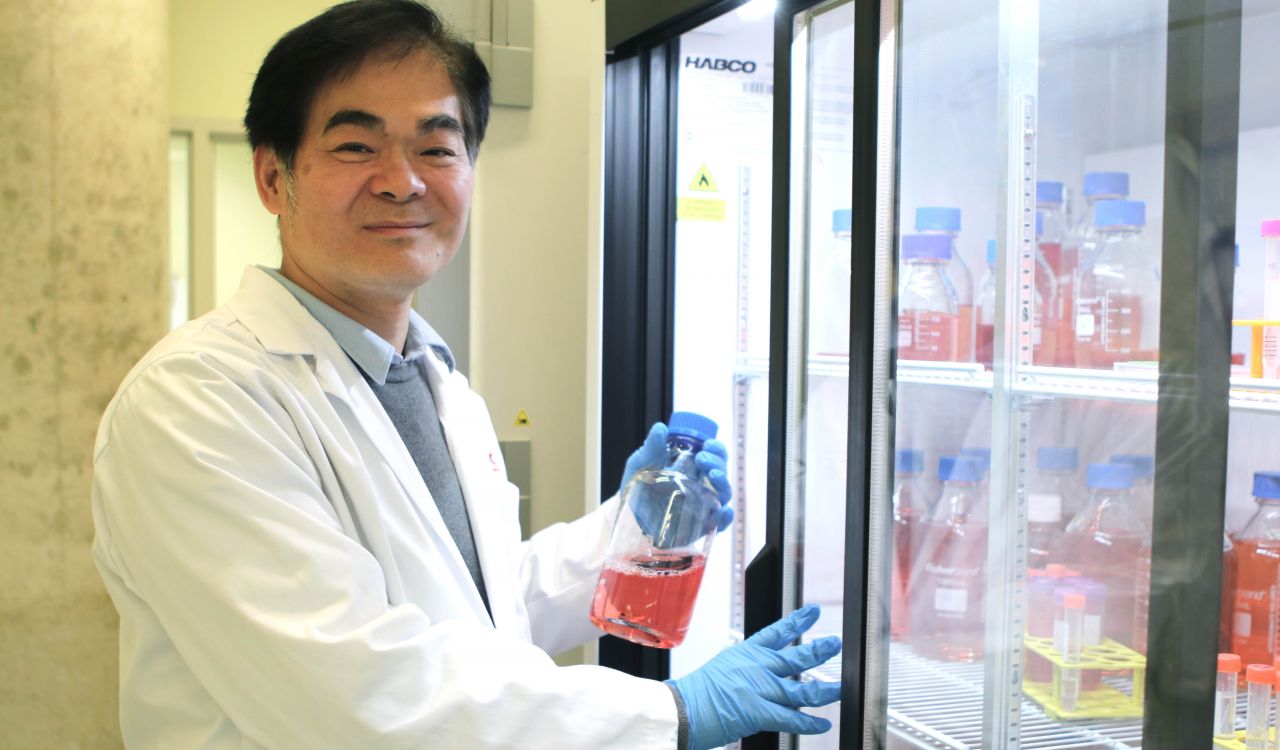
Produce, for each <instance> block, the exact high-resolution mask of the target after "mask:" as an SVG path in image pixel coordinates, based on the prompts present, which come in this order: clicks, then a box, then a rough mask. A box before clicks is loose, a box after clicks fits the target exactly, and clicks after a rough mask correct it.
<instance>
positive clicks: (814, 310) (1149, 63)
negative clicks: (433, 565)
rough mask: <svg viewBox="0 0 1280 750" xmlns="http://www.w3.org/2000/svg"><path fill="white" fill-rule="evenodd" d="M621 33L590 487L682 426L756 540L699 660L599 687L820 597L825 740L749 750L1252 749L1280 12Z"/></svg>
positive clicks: (643, 27) (738, 527)
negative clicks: (697, 425) (1232, 663)
mask: <svg viewBox="0 0 1280 750" xmlns="http://www.w3.org/2000/svg"><path fill="white" fill-rule="evenodd" d="M607 24H608V28H607V31H606V36H607V39H608V45H609V48H610V55H609V59H608V67H607V79H606V80H607V84H606V96H607V102H606V119H607V122H606V154H605V169H606V174H605V212H606V215H605V238H604V240H605V264H604V278H603V295H602V299H603V313H604V327H603V351H604V362H605V365H604V372H603V399H604V400H603V403H602V409H601V415H602V417H601V424H600V431H601V444H602V446H603V447H604V452H603V456H602V474H601V475H602V477H604V478H605V479H604V480H603V481H604V486H602V488H601V489H602V493H603V494H604V495H606V496H608V495H609V494H612V492H613V491H615V490H616V489H617V488H616V487H611V486H608V485H609V479H608V478H609V477H615V478H616V477H618V476H620V475H621V467H622V465H623V463H624V462H625V460H626V457H627V455H628V454H629V453H630V451H631V450H634V448H635V446H636V445H638V444H639V441H640V440H641V439H642V438H643V435H644V434H645V432H646V431H647V428H648V426H649V424H651V423H652V422H654V421H660V420H663V419H665V418H666V416H667V415H668V414H669V413H670V412H671V411H672V410H677V409H680V410H693V411H700V412H702V413H705V414H707V415H708V416H710V417H712V418H713V419H715V420H716V421H717V422H718V424H719V425H720V430H721V432H720V439H722V440H723V441H724V442H725V443H726V444H727V445H728V447H729V449H730V453H731V461H730V469H731V471H730V474H731V479H732V480H733V486H734V497H733V500H732V502H733V503H734V507H735V512H736V521H735V524H734V526H733V527H732V528H731V529H730V530H727V531H726V532H724V533H722V534H721V536H719V537H718V538H717V539H716V541H715V545H714V547H713V551H712V556H711V558H710V560H709V562H708V565H707V573H706V577H705V579H704V583H703V586H702V591H701V593H700V594H699V599H698V603H697V607H696V609H695V612H694V617H693V621H692V624H691V626H690V632H689V636H688V638H687V640H686V642H685V643H684V644H682V645H680V646H678V647H676V648H674V649H671V650H670V651H658V650H654V649H643V648H640V647H636V646H631V645H630V644H625V643H622V642H620V641H613V640H611V639H605V641H604V642H602V645H601V650H600V654H601V656H600V659H601V663H603V664H606V665H609V666H614V667H617V668H620V669H626V670H628V671H631V672H633V673H635V674H640V675H643V676H649V677H655V678H665V677H667V676H679V675H681V674H685V673H688V672H689V671H692V670H694V669H696V668H697V667H698V666H699V665H700V664H702V663H703V662H705V661H706V660H707V659H708V658H710V657H711V656H712V655H714V654H715V653H716V652H717V651H719V650H720V649H722V648H724V647H726V646H728V645H730V644H732V643H735V642H737V641H739V640H741V639H742V638H743V637H744V636H747V635H750V634H751V633H752V632H754V631H756V630H758V629H759V628H761V627H763V626H765V625H767V624H769V623H770V622H772V621H773V620H775V619H777V618H778V617H781V616H782V615H785V614H786V613H788V612H790V611H792V610H794V609H797V608H799V607H800V606H803V605H805V604H818V605H819V606H820V607H821V608H822V613H823V614H822V617H821V619H820V620H819V622H818V624H817V625H816V626H815V627H814V629H813V630H812V631H810V633H808V634H806V636H805V637H806V639H808V638H810V637H819V636H822V635H829V634H835V635H840V636H842V637H843V639H844V651H843V653H842V655H841V656H840V657H838V658H837V659H835V660H833V661H832V662H829V663H827V664H826V665H823V666H822V667H820V668H818V669H815V670H812V671H811V672H809V673H807V674H805V675H803V676H802V677H801V679H806V680H832V681H840V683H841V685H842V693H841V695H842V699H841V701H840V702H839V703H838V704H836V705H833V706H830V707H827V708H824V709H816V710H814V713H819V714H821V715H824V716H827V717H829V718H831V719H832V721H833V723H834V724H835V727H834V728H833V730H832V731H831V732H829V733H827V734H825V735H821V736H813V737H810V736H777V735H757V736H755V737H751V738H747V739H746V740H744V741H743V742H742V746H743V747H748V748H764V747H804V748H864V747H866V748H869V747H887V748H989V747H1007V748H1015V747H1026V748H1054V747H1075V748H1080V747H1116V748H1135V747H1148V748H1181V747H1196V748H1207V747H1212V746H1215V742H1216V743H1217V746H1220V747H1244V744H1243V737H1242V736H1241V737H1239V738H1236V737H1233V736H1230V735H1231V734H1232V733H1233V732H1237V731H1239V732H1242V731H1243V730H1244V729H1245V719H1246V705H1245V699H1244V693H1245V687H1244V686H1243V683H1242V684H1241V687H1240V690H1239V693H1238V695H1237V696H1236V698H1235V703H1234V706H1235V708H1236V710H1235V711H1234V712H1233V716H1231V717H1229V718H1227V719H1223V718H1219V719H1218V722H1217V723H1218V726H1217V727H1216V731H1217V732H1218V733H1219V734H1221V736H1219V737H1217V738H1216V739H1215V701H1224V700H1227V699H1229V698H1230V696H1218V695H1216V685H1217V682H1218V680H1217V671H1218V668H1219V661H1218V655H1219V653H1221V652H1224V651H1226V652H1229V651H1232V650H1237V651H1240V650H1243V652H1244V653H1243V655H1244V656H1246V657H1247V661H1266V662H1267V663H1268V664H1270V663H1271V660H1274V658H1275V657H1276V656H1278V655H1280V654H1277V653H1275V649H1276V645H1275V643H1276V640H1277V627H1280V626H1277V624H1276V621H1277V620H1280V616H1277V614H1276V612H1277V610H1280V603H1276V601H1275V600H1276V598H1277V594H1276V589H1277V586H1278V585H1280V581H1277V577H1276V574H1275V570H1274V568H1275V564H1274V563H1263V562H1259V560H1258V559H1256V558H1259V556H1260V555H1261V556H1262V557H1266V556H1267V555H1270V556H1271V558H1273V559H1274V558H1276V557H1277V555H1276V554H1273V553H1272V550H1273V547H1272V546H1270V545H1269V544H1268V542H1269V541H1270V539H1262V538H1260V532H1258V529H1259V528H1262V527H1266V528H1268V529H1269V528H1270V527H1267V526H1266V523H1265V519H1261V520H1259V518H1257V516H1258V514H1259V512H1260V509H1261V512H1262V513H1263V515H1265V512H1266V506H1267V501H1268V500H1270V499H1272V498H1269V497H1268V495H1269V494H1270V493H1271V490H1270V489H1269V488H1270V487H1271V485H1270V484H1269V482H1271V481H1272V479H1271V478H1269V477H1270V475H1269V474H1268V472H1273V471H1280V451H1278V450H1277V448H1278V447H1280V438H1277V437H1275V436H1276V435H1277V434H1280V433H1278V432H1277V430H1276V429H1275V428H1276V426H1277V424H1280V423H1278V422H1277V421H1276V420H1277V418H1278V417H1280V414H1277V412H1280V380H1276V379H1273V378H1275V377H1276V372H1275V369H1276V368H1275V367H1274V365H1275V362H1274V358H1275V355H1274V352H1275V351H1276V350H1275V349H1274V348H1272V347H1273V343H1274V342H1275V341H1276V338H1275V332H1277V331H1278V330H1280V329H1277V328H1276V324H1275V322H1274V321H1269V320H1268V317H1276V313H1275V310H1276V308H1275V307H1273V306H1280V259H1278V258H1277V257H1276V255H1277V254H1280V249H1278V248H1277V242H1280V240H1275V241H1273V242H1271V243H1270V246H1271V249H1270V251H1269V250H1268V239H1267V238H1266V237H1264V236H1263V235H1264V234H1266V233H1271V234H1275V231H1274V229H1275V226H1276V225H1274V224H1272V225H1266V224H1265V222H1268V221H1270V220H1274V219H1278V218H1280V187H1277V184H1278V183H1277V181H1276V179H1275V176H1276V175H1277V174H1280V76H1277V75H1276V74H1275V71H1277V70H1280V45H1276V44H1275V43H1274V40H1275V39H1277V38H1280V1H1277V0H1230V1H1227V2H1211V1H1208V0H1198V1H1196V2H1190V1H1182V0H1174V1H1170V0H1081V1H1079V2H1072V3H1060V2H1044V1H1042V0H1039V1H1038V0H979V1H975V2H963V3H957V2H949V1H946V0H899V1H898V2H880V1H875V2H873V1H872V0H865V1H864V0H828V1H827V2H805V1H790V2H788V1H786V0H782V1H779V2H768V1H767V0H753V1H752V2H694V1H692V0H690V1H688V2H671V3H661V4H658V3H654V4H647V3H645V4H623V3H616V2H615V3H612V4H610V5H609V6H608V7H607ZM1268 226H1270V227H1271V229H1267V227H1268ZM1269 253H1270V254H1269ZM1268 300H1270V302H1268ZM1233 322H1234V325H1233ZM1263 365H1266V366H1265V367H1264V366H1263ZM1267 376H1270V377H1267ZM1259 477H1261V479H1259ZM614 481H615V482H616V479H615V480H614ZM1276 481H1278V482H1280V479H1277V480H1276ZM1259 482H1261V484H1259ZM1277 487H1280V485H1277ZM1259 488H1261V489H1259ZM1258 492H1261V493H1262V495H1261V496H1259V495H1257V493H1258ZM1276 494H1280V493H1276ZM1278 502H1280V501H1278ZM1278 528H1280V527H1278ZM1277 534H1280V531H1277ZM1261 536H1266V532H1265V531H1264V532H1261ZM1277 538H1280V537H1277ZM1277 544H1280V541H1278V542H1277ZM1250 576H1252V578H1250ZM1258 576H1262V577H1263V578H1264V579H1266V580H1264V581H1263V583H1262V584H1259V583H1258V582H1257V580H1254V579H1257V578H1258ZM1237 580H1239V582H1240V585H1239V586H1237ZM1250 581H1252V582H1250ZM1246 584H1247V585H1246ZM1260 596H1261V597H1263V599H1264V600H1265V601H1264V602H1263V604H1258V603H1257V601H1255V599H1257V597H1260ZM1251 597H1252V598H1251ZM1267 597H1270V598H1267ZM1273 604H1274V606H1272V605H1273ZM1268 608H1270V610H1269V611H1268ZM1242 666H1243V665H1242ZM1259 674H1261V673H1259ZM1220 713H1221V712H1220ZM1224 716H1225V714H1224ZM1268 720H1269V721H1271V722H1272V723H1274V719H1272V718H1270V717H1269V718H1268ZM1224 721H1225V722H1227V723H1229V724H1230V726H1229V727H1225V726H1224V723H1223V722H1224ZM1237 741H1239V744H1233V743H1236V742H1237Z"/></svg>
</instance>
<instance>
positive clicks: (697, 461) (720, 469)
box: [618, 422, 733, 546]
mask: <svg viewBox="0 0 1280 750" xmlns="http://www.w3.org/2000/svg"><path fill="white" fill-rule="evenodd" d="M728 458H729V451H728V449H727V448H725V446H724V443H721V442H720V441H719V440H715V439H711V440H707V441H705V442H704V443H703V444H702V450H700V451H698V453H697V454H696V455H695V456H694V457H693V461H694V465H695V466H697V468H698V476H697V477H694V479H697V480H702V479H705V480H707V482H708V483H709V484H710V485H711V486H712V488H714V489H715V492H716V497H717V499H719V501H720V510H719V512H718V514H717V516H716V530H717V531H724V530H725V529H727V528H728V527H729V524H730V523H732V522H733V508H731V507H730V506H729V500H730V499H731V498H732V497H733V488H732V487H731V486H730V485H729V471H728V463H727V461H728ZM666 462H667V426H666V425H665V424H663V423H662V422H658V423H656V424H655V425H654V426H653V427H652V428H650V429H649V436H648V437H646V438H645V440H644V445H642V446H640V447H639V448H637V449H636V451H635V452H634V453H632V454H631V457H630V458H628V459H627V465H626V468H624V469H623V471H622V484H621V485H620V486H619V488H618V492H619V494H621V492H622V490H624V489H626V486H627V483H628V482H630V481H631V477H632V476H634V475H635V473H636V472H637V471H640V470H641V469H659V468H662V466H663V465H664V464H666ZM631 510H632V512H633V513H634V514H635V516H636V521H637V522H638V523H639V524H640V528H641V529H643V530H644V532H645V533H646V534H648V535H649V537H650V538H651V539H657V538H659V536H660V534H659V530H660V529H661V528H662V521H663V513H664V512H665V508H658V507H655V506H653V505H649V504H643V503H633V504H632V506H631ZM694 538H696V537H694ZM690 541H692V539H688V540H675V542H676V543H675V544H670V545H667V546H682V545H683V544H687V543H688V542H690Z"/></svg>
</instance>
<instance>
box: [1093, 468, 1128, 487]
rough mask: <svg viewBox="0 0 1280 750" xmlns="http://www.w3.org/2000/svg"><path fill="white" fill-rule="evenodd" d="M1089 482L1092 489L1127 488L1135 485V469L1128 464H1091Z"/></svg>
mask: <svg viewBox="0 0 1280 750" xmlns="http://www.w3.org/2000/svg"><path fill="white" fill-rule="evenodd" d="M1087 483H1088V485H1089V489H1091V490H1127V489H1130V488H1132V487H1133V469H1131V468H1129V465H1128V464H1089V475H1088V479H1087Z"/></svg>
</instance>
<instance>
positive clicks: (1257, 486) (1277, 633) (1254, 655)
mask: <svg viewBox="0 0 1280 750" xmlns="http://www.w3.org/2000/svg"><path fill="white" fill-rule="evenodd" d="M1253 494H1254V497H1255V498H1256V499H1257V503H1258V510H1257V511H1256V512H1255V513H1254V515H1253V518H1251V519H1250V520H1249V523H1247V524H1246V525H1245V527H1244V528H1243V529H1242V530H1241V531H1240V533H1239V534H1237V535H1236V539H1235V562H1236V570H1235V573H1236V580H1235V606H1234V607H1233V611H1234V617H1233V619H1232V623H1231V625H1232V635H1231V653H1234V654H1239V655H1240V658H1241V660H1243V661H1244V662H1245V663H1246V664H1271V663H1272V662H1273V661H1274V660H1275V658H1276V641H1277V637H1280V590H1278V589H1280V472H1272V471H1260V472H1257V473H1255V474H1254V475H1253Z"/></svg>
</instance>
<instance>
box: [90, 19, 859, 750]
mask: <svg viewBox="0 0 1280 750" xmlns="http://www.w3.org/2000/svg"><path fill="white" fill-rule="evenodd" d="M488 101H489V94H488V75H487V73H486V72H485V70H484V66H483V64H482V63H481V62H480V61H479V59H478V58H477V57H476V55H475V53H474V51H473V50H472V48H471V47H470V46H469V45H467V44H465V43H463V42H460V41H459V40H457V39H455V38H453V37H451V36H450V35H449V34H447V33H446V32H445V31H444V30H443V29H442V28H441V25H440V22H439V21H438V19H437V18H436V17H435V15H434V14H432V13H431V11H429V10H427V9H426V8H425V7H423V6H421V5H418V4H416V3H414V2H411V1H410V0H369V1H368V2H356V3H347V4H344V5H340V6H337V7H335V8H333V9H331V10H329V11H327V12H326V13H324V14H322V15H321V16H319V17H317V18H315V19H313V20H312V21H310V22H308V23H306V24H304V25H302V26H300V27H298V28H297V29H294V30H293V31H291V32H290V33H289V34H287V35H285V36H284V37H283V38H282V39H281V40H280V41H279V42H278V43H277V44H276V46H275V47H274V48H273V49H272V50H271V52H270V53H269V54H268V55H267V57H266V59H265V60H264V62H263V65H262V68H261V70H260V71H259V73H258V77H257V79H256V81H255V83H254V87H253V92H252V94H251V96H250V100H249V108H248V112H247V114H246V117H245V123H246V126H247V129H248V132H249V139H250V142H251V144H252V145H253V147H254V172H255V176H256V179H257V184H258V190H259V194H260V196H261V198H262V202H263V204H264V205H265V206H266V208H267V209H268V210H269V211H271V212H272V213H273V214H275V215H277V216H278V217H279V226H280V240H281V246H282V250H283V260H282V263H281V268H280V269H279V270H278V271H276V270H267V269H248V270H247V271H246V273H245V276H244V280H243V282H242V286H241V289H240V291H239V292H238V293H237V294H236V295H235V297H234V298H233V299H232V300H230V301H229V302H228V303H227V305H225V306H224V307H222V308H219V309H217V310H215V311H214V312H212V313H210V314H209V315H206V316H204V317H202V318H200V319H199V320H196V321H193V322H191V323H189V324H187V325H186V326H183V327H182V328H180V329H178V330H177V331H175V332H173V333H172V334H171V335H170V336H168V337H166V338H165V339H164V340H163V341H162V342H161V343H160V344H158V345H157V346H156V347H155V348H154V349H153V350H152V351H151V352H150V353H148V354H147V355H146V357H145V358H144V359H143V360H142V362H140V363H139V364H138V365H137V366H136V367H135V368H134V370H133V371H132V372H131V373H130V374H129V375H128V376H127V377H126V378H125V380H124V382H123V383H122V385H121V387H120V390H119V392H118V393H117V395H116V397H115V399H114V400H113V401H112V404H111V405H110V406H109V407H108V410H107V413H106V415H105V416H104V418H103V421H102V425H101V428H100V430H99V436H98V441H97V446H96V448H95V475H94V491H93V512H94V522H95V528H96V531H97V535H96V538H95V541H94V557H95V560H96V562H97V564H98V566H99V569H100V571H101V573H102V576H103V579H104V580H105V581H106V584H107V587H108V589H109V591H110V593H111V596H112V598H113V600H114V601H115V603H116V606H117V608H118V609H119V611H120V615H121V623H120V629H121V631H120V670H121V719H122V724H123V729H124V735H125V741H126V742H127V743H128V744H129V745H130V746H131V747H155V748H233V747H234V748H247V747H255V748H256V747H266V748H424V747H433V748H434V747H439V748H507V747H524V748H542V747H546V748H552V747H554V748H619V749H621V748H628V749H630V748H650V747H652V748H673V747H677V746H682V747H683V746H689V747H713V746H717V745H721V744H724V743H726V742H729V741H731V740H733V739H736V738H737V737H739V736H742V735H745V734H750V733H752V732H755V731H760V730H762V729H771V730H783V731H806V732H813V731H823V730H825V728H827V727H828V726H829V723H828V722H826V721H825V720H821V719H817V718H814V717H812V716H807V715H805V714H803V713H801V712H800V711H798V710H796V707H799V706H806V705H810V706H812V705H823V704H826V703H830V702H831V701H833V700H835V699H836V698H838V688H837V687H836V686H834V685H828V684H823V683H816V682H811V683H798V682H795V681H792V680H787V679H784V678H785V677H787V676H789V675H794V674H796V673H798V672H800V671H803V670H804V669H808V668H810V667H812V666H815V665H817V664H819V663H821V662H823V661H825V660H826V659H827V658H830V657H831V656H832V655H834V654H835V653H836V651H838V649H839V644H838V641H837V640H836V639H823V640H820V641H815V642H813V643H811V644H807V645H805V646H802V647H790V648H789V647H787V644H788V643H790V642H791V641H793V640H795V639H796V638H797V637H798V636H799V635H800V634H801V633H802V632H803V631H804V630H805V629H806V628H807V627H809V625H811V624H812V623H813V621H814V619H816V612H815V611H814V610H812V609H805V610H801V611H800V612H798V613H795V614H794V615H793V616H792V617H790V618H788V619H786V620H783V621H781V622H779V623H778V624H776V625H774V626H772V627H771V628H768V629H766V630H765V631H762V632H761V633H760V634H758V635H757V636H755V637H753V638H752V639H751V640H749V641H748V642H746V643H743V644H739V645H738V646H735V647H733V648H730V649H727V650H726V651H725V652H723V653H722V654H720V655H719V656H717V657H716V658H715V659H713V660H712V661H711V662H709V663H708V665H707V666H704V667H703V668H702V669H700V670H699V671H698V672H695V673H693V674H691V675H689V676H687V677H685V678H682V679H679V680H674V681H671V682H670V683H669V684H667V685H664V684H662V683H658V682H654V681H650V680H643V679H639V678H635V677H631V676H628V675H625V674H621V673H618V672H615V671H613V670H609V669H604V668H600V667H594V666H579V667H568V668H560V667H557V666H556V665H555V663H554V662H553V661H551V659H550V658H549V657H548V656H547V653H548V652H552V653H554V652H556V651H558V650H561V649H564V648H567V647H570V646H573V645H576V644H580V643H582V642H585V641H586V640H588V639H589V638H592V637H596V636H598V635H599V632H598V631H596V630H594V629H593V628H592V626H591V625H590V623H589V621H588V619H587V611H588V607H589V603H590V598H591V594H592V590H593V587H594V584H595V581H596V578H597V576H598V573H599V569H600V564H601V560H602V556H603V553H604V548H605V545H606V542H607V537H608V533H609V529H610V528H611V526H612V523H613V519H614V518H615V517H616V514H617V500H616V499H615V500H611V501H610V502H608V503H605V504H604V505H602V506H601V508H600V509H599V510H598V511H596V512H593V513H591V514H588V515H587V516H586V517H584V518H583V519H580V520H579V521H577V522H575V523H573V524H567V525H566V524H561V525H558V526H555V527H552V528H550V529H547V530H545V531H543V532H541V533H539V534H537V535H536V536H535V537H534V538H533V539H532V540H530V541H529V542H527V543H525V544H523V545H521V544H520V534H519V528H518V522H517V515H516V506H517V502H518V497H517V491H516V488H515V487H514V486H513V485H511V484H510V483H509V482H508V481H507V479H506V473H505V469H504V468H503V464H502V457H501V454H500V453H499V451H498V445H497V440H496V439H495V436H494V433H493V428H492V426H491V423H490V420H489V416H488V414H487V412H486V411H485V407H484V405H483V403H482V402H481V400H480V398H479V396H477V395H476V394H475V393H473V392H472V391H471V390H470V389H469V388H468V386H467V383H466V380H465V379H464V378H463V377H462V375H461V374H459V373H457V372H456V371H454V369H453V365H452V361H453V360H452V357H451V355H450V354H449V350H448V347H447V346H446V345H445V343H444V342H443V341H442V340H440V339H439V337H438V336H436V335H435V333H434V332H433V331H432V330H431V329H430V327H429V326H427V325H426V323H425V322H424V321H422V320H421V319H420V318H419V317H417V316H416V314H414V313H413V311H412V310H411V307H410V300H411V298H412V295H413V293H414V291H415V290H416V289H417V288H418V287H419V286H421V285H422V284H423V283H425V282H426V281H427V280H428V279H430V278H431V277H432V276H433V275H434V274H435V273H436V272H437V271H438V270H439V269H441V268H443V267H444V266H445V264H447V263H448V262H449V260H450V259H451V258H452V257H453V255H454V253H455V252H456V250H457V248H458V245H459V243H460V241H461V238H462V234H463V230H464V227H465V224H466V220H467V213H468V209H469V206H470V201H471V193H472V187H473V180H474V171H473V167H474V161H475V158H476V156H477V153H478V149H479V145H480V142H481V140H482V139H483V136H484V129H485V124H486V121H487V117H488ZM664 443H665V432H664V430H663V429H662V428H661V426H660V425H659V426H655V429H654V431H653V432H652V433H651V434H650V436H649V439H648V440H646V443H645V447H643V448H641V449H640V450H638V451H637V453H636V455H634V456H633V457H632V460H631V461H629V462H628V469H627V475H630V473H632V472H634V471H635V470H636V469H637V468H639V467H642V466H645V465H650V464H653V463H657V462H659V461H660V460H661V458H662V456H663V444H664ZM723 454H724V451H723V446H718V445H709V446H708V447H707V449H706V450H704V451H703V452H702V454H700V455H699V457H698V463H699V467H700V469H701V470H702V471H703V472H704V473H705V476H706V478H707V479H708V480H710V481H711V482H712V483H713V484H715V485H717V486H718V488H719V490H720V493H721V495H722V497H724V498H726V499H727V496H728V483H727V481H726V478H725V474H724V458H723ZM624 482H625V477H624ZM726 520H727V514H726Z"/></svg>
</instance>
